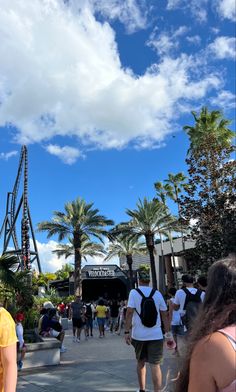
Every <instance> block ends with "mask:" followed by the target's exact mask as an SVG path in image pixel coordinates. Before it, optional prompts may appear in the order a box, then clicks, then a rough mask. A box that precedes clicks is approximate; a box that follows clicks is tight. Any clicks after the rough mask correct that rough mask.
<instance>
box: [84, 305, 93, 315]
mask: <svg viewBox="0 0 236 392" xmlns="http://www.w3.org/2000/svg"><path fill="white" fill-rule="evenodd" d="M92 315H93V312H92V306H91V304H89V305H86V311H85V317H87V318H92Z"/></svg>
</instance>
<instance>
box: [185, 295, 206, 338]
mask: <svg viewBox="0 0 236 392" xmlns="http://www.w3.org/2000/svg"><path fill="white" fill-rule="evenodd" d="M182 290H183V291H184V292H185V294H186V298H185V303H184V307H183V310H185V315H184V316H182V317H181V319H182V322H183V325H185V327H186V328H187V330H189V329H190V328H191V326H192V324H193V322H194V319H195V318H196V316H197V314H198V312H199V307H200V305H201V303H202V301H201V294H202V291H201V290H199V289H198V290H197V292H196V293H195V294H192V293H191V292H190V291H189V290H188V289H186V288H183V289H182Z"/></svg>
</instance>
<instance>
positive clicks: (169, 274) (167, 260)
mask: <svg viewBox="0 0 236 392" xmlns="http://www.w3.org/2000/svg"><path fill="white" fill-rule="evenodd" d="M165 267H166V274H167V286H168V289H170V288H171V287H174V283H175V280H174V274H173V267H172V263H171V256H170V255H166V256H165Z"/></svg>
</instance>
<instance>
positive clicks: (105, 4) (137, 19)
mask: <svg viewBox="0 0 236 392" xmlns="http://www.w3.org/2000/svg"><path fill="white" fill-rule="evenodd" d="M90 3H91V4H92V6H93V8H94V10H95V11H96V12H99V13H100V14H101V15H103V16H104V17H106V18H108V19H109V20H112V19H118V20H119V21H120V22H121V23H123V24H124V25H125V27H126V30H127V32H128V33H133V32H135V31H137V30H140V29H144V28H145V27H146V26H147V23H148V18H147V17H148V7H147V6H146V4H145V3H146V2H145V1H144V0H142V1H136V0H102V1H101V0H90Z"/></svg>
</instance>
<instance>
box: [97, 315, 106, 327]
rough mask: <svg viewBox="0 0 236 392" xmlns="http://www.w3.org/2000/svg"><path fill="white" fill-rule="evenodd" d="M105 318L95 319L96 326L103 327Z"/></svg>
mask: <svg viewBox="0 0 236 392" xmlns="http://www.w3.org/2000/svg"><path fill="white" fill-rule="evenodd" d="M105 321H106V318H105V317H97V323H98V326H102V327H104V325H105Z"/></svg>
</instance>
